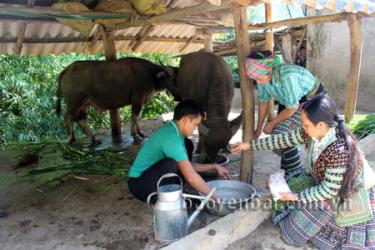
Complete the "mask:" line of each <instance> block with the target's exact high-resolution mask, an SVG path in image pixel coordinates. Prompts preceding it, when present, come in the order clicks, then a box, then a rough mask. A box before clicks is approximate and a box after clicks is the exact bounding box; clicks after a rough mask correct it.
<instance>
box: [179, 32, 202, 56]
mask: <svg viewBox="0 0 375 250" xmlns="http://www.w3.org/2000/svg"><path fill="white" fill-rule="evenodd" d="M195 38H196V36H192V37H190V38H189V39H188V40H187V41H186V43H185V44H184V45H182V46H181V48H180V52H181V53H182V52H183V51H184V50H185V49H186V48H187V47H188V46H189V44H191V43H192V41H193V40H194V39H195ZM204 42H205V41H204V40H203V43H204Z"/></svg>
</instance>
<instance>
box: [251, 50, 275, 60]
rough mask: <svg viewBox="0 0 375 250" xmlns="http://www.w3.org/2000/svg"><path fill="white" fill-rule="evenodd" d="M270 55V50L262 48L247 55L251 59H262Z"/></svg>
mask: <svg viewBox="0 0 375 250" xmlns="http://www.w3.org/2000/svg"><path fill="white" fill-rule="evenodd" d="M270 56H272V52H271V51H270V50H263V51H258V52H256V51H253V52H251V53H250V54H249V55H248V56H247V57H248V58H251V59H263V58H267V57H270Z"/></svg>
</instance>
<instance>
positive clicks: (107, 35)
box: [99, 25, 116, 61]
mask: <svg viewBox="0 0 375 250" xmlns="http://www.w3.org/2000/svg"><path fill="white" fill-rule="evenodd" d="M99 30H100V33H101V35H102V38H103V47H104V53H105V58H106V60H107V61H114V60H116V45H115V39H114V37H113V34H112V32H109V31H106V30H105V29H104V27H103V25H100V27H99Z"/></svg>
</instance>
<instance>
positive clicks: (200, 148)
mask: <svg viewBox="0 0 375 250" xmlns="http://www.w3.org/2000/svg"><path fill="white" fill-rule="evenodd" d="M195 153H197V154H204V153H205V150H204V141H203V137H202V136H199V141H198V145H197V149H196V150H195Z"/></svg>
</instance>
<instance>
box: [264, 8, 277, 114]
mask: <svg viewBox="0 0 375 250" xmlns="http://www.w3.org/2000/svg"><path fill="white" fill-rule="evenodd" d="M264 10H265V17H266V22H267V23H269V22H271V21H272V5H271V3H264ZM273 46H274V41H273V32H272V31H267V32H266V44H265V46H264V49H265V50H269V51H273ZM274 103H275V101H274V99H273V98H271V99H270V101H269V102H268V107H267V121H272V120H273V119H274V117H275V116H274V108H275V104H274Z"/></svg>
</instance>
